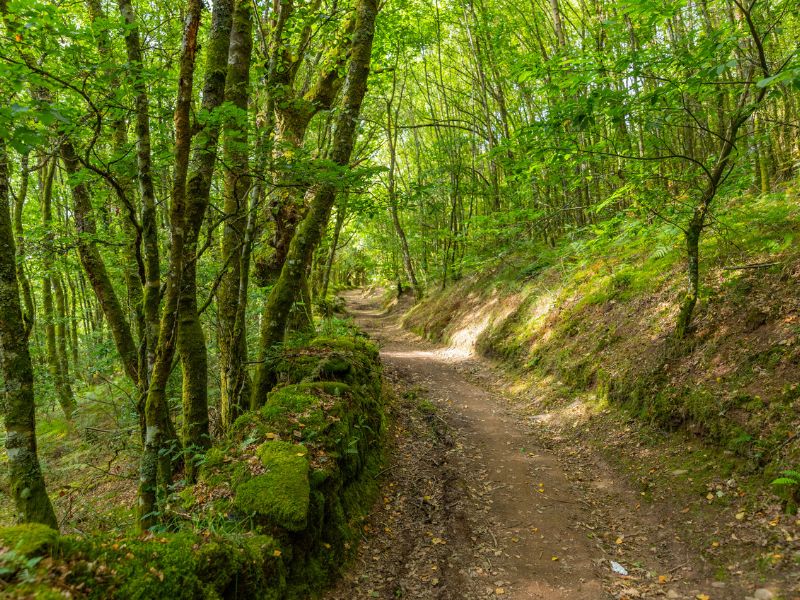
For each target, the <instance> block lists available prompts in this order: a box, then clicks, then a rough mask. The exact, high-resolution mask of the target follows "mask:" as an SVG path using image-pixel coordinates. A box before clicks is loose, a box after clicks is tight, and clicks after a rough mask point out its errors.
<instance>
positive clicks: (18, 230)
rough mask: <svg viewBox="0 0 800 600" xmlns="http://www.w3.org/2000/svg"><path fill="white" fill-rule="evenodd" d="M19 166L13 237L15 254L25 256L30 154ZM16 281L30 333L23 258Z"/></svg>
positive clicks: (28, 289)
mask: <svg viewBox="0 0 800 600" xmlns="http://www.w3.org/2000/svg"><path fill="white" fill-rule="evenodd" d="M19 167H20V169H19V176H20V186H19V190H18V191H17V194H16V197H15V199H14V200H15V201H14V216H13V218H14V238H15V241H16V245H17V254H18V255H19V256H25V231H24V228H23V226H22V211H23V209H24V207H25V201H26V200H27V198H28V182H29V181H30V168H29V167H30V154H24V155H23V156H22V159H21V160H20V165H19ZM17 281H18V282H19V287H20V291H21V292H22V300H23V303H24V304H23V313H22V316H23V319H24V320H25V329H26V330H27V331H28V333H30V330H31V329H32V328H33V322H34V319H35V311H34V308H33V292H32V290H31V284H30V281H28V276H27V274H26V273H25V261H24V260H20V261H17Z"/></svg>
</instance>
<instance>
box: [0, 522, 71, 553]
mask: <svg viewBox="0 0 800 600" xmlns="http://www.w3.org/2000/svg"><path fill="white" fill-rule="evenodd" d="M58 543H59V535H58V532H57V531H56V530H55V529H51V528H50V527H48V526H47V525H40V524H39V523H26V524H24V525H14V526H12V527H4V528H2V529H0V546H3V547H5V548H7V549H9V550H13V551H14V552H16V553H17V554H22V555H24V556H39V555H42V554H45V553H47V552H51V551H53V550H55V549H56V547H57V546H58Z"/></svg>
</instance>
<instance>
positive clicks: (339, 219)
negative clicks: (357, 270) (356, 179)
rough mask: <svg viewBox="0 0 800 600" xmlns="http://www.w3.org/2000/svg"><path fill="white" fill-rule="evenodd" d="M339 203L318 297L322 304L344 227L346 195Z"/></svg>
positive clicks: (325, 299) (326, 296)
mask: <svg viewBox="0 0 800 600" xmlns="http://www.w3.org/2000/svg"><path fill="white" fill-rule="evenodd" d="M341 198H342V199H341V201H340V202H339V206H338V208H337V209H336V225H335V226H334V228H333V239H332V240H331V249H330V252H328V258H327V259H326V261H325V271H324V272H323V275H322V291H321V292H320V297H321V298H322V301H323V302H327V299H328V286H329V285H330V281H331V270H332V269H333V261H334V259H335V257H336V247H337V246H338V245H339V236H340V235H341V233H342V226H343V225H344V219H345V217H346V216H347V198H348V196H347V194H344V195H343V196H341Z"/></svg>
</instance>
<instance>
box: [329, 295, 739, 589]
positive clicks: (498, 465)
mask: <svg viewBox="0 0 800 600" xmlns="http://www.w3.org/2000/svg"><path fill="white" fill-rule="evenodd" d="M346 301H347V304H348V309H349V311H350V312H351V314H352V315H353V316H354V317H355V319H356V321H357V322H358V324H359V325H360V326H361V327H362V328H363V329H364V330H365V331H366V332H367V333H369V335H370V336H372V337H373V338H375V339H376V340H377V341H378V342H379V344H380V346H381V357H382V359H383V362H384V364H385V366H386V371H387V375H388V377H389V378H390V380H391V381H392V382H393V383H394V385H395V388H396V389H397V390H398V393H399V394H400V396H401V398H400V399H399V401H398V403H397V404H396V406H395V408H394V410H395V412H396V414H395V415H394V417H395V422H396V425H395V428H394V432H393V440H392V444H393V447H392V458H391V462H390V465H389V467H388V469H387V470H386V473H385V474H384V476H385V477H386V479H387V481H386V482H384V493H383V498H382V501H381V502H380V503H379V506H378V508H377V509H376V511H375V514H374V515H373V516H372V518H371V520H370V522H369V524H368V525H367V526H365V536H364V541H363V543H362V545H361V547H360V549H359V555H358V560H357V564H356V565H355V566H354V567H353V568H352V569H351V570H350V571H349V572H348V574H347V575H346V576H345V578H344V579H343V580H342V581H341V582H340V583H339V585H338V587H337V588H336V589H335V590H333V591H332V592H331V593H330V594H329V595H328V596H327V598H329V599H330V600H344V599H348V600H349V599H354V598H415V599H416V598H420V599H424V598H442V599H445V598H459V599H471V598H489V597H502V598H513V599H527V598H547V599H555V600H558V599H562V598H563V599H575V600H581V599H587V600H588V599H592V600H594V599H603V598H643V597H667V598H695V597H696V596H697V595H698V594H702V593H704V591H705V590H706V589H707V585H706V584H708V581H707V580H706V579H705V578H701V577H699V573H698V572H697V571H696V570H695V571H693V570H692V567H691V563H692V560H690V559H689V558H688V557H687V556H686V554H685V552H686V551H685V549H684V548H683V546H682V545H681V544H680V543H679V541H678V540H677V538H678V537H679V536H678V534H677V533H676V532H674V531H671V530H670V529H669V528H665V526H664V524H662V523H660V522H659V521H658V518H657V517H656V516H654V515H647V514H645V513H642V512H637V511H638V504H636V502H637V498H636V493H635V492H634V491H632V490H627V489H624V486H621V485H620V484H618V483H617V482H615V481H614V475H613V473H611V472H610V471H609V470H608V469H607V467H605V466H604V465H603V464H601V463H600V462H597V461H596V460H595V457H592V459H591V460H589V461H588V462H587V460H586V458H585V457H578V458H576V457H575V456H571V457H568V458H565V457H564V456H561V455H557V454H556V453H554V452H553V451H551V450H548V449H547V448H546V447H545V444H544V442H543V441H540V440H538V439H537V436H536V435H535V430H533V429H532V428H531V425H530V424H529V423H528V422H525V421H524V420H523V419H521V418H519V417H518V416H516V415H515V414H513V412H511V410H510V409H509V408H508V405H507V403H506V402H504V401H503V399H502V398H501V397H500V396H499V395H497V394H495V393H493V391H492V390H490V389H487V387H486V386H485V385H479V384H477V383H475V381H476V376H477V379H478V380H481V379H482V380H483V381H484V382H486V381H490V380H491V377H486V376H484V377H483V378H481V375H482V373H481V371H482V369H485V366H483V365H481V363H480V362H479V361H475V360H466V361H465V359H463V358H457V357H454V356H452V355H451V354H448V352H446V351H445V350H443V349H441V348H437V347H435V346H433V345H431V344H428V343H426V342H424V341H422V340H420V339H419V338H417V337H416V336H413V335H412V334H409V333H408V332H405V331H403V330H402V329H401V328H400V327H399V326H398V325H397V318H396V316H393V315H388V314H384V313H383V311H381V310H380V309H379V308H378V305H377V302H376V300H375V299H374V298H370V297H365V296H363V295H361V293H360V292H350V293H348V294H347V295H346ZM467 373H469V375H468V374H467ZM483 374H484V375H485V373H483ZM427 401H430V402H431V403H432V404H433V406H435V410H426V404H425V403H426V402H427ZM576 461H578V462H579V463H580V464H578V463H576ZM598 497H600V500H601V504H602V507H601V508H598ZM620 523H623V524H624V525H620ZM620 527H624V529H625V532H626V533H629V534H631V535H632V538H631V537H627V538H626V537H625V535H626V533H622V532H620V533H619V535H617V530H618V529H620ZM609 536H610V539H609ZM637 538H638V542H637ZM623 544H624V545H625V548H626V550H627V553H623V552H622V550H621V548H622V545H623ZM645 555H646V556H645ZM610 560H618V561H619V562H620V563H623V564H624V566H625V567H626V568H627V569H629V570H630V571H631V576H630V577H621V576H619V575H616V574H614V573H613V572H612V568H611V562H610ZM634 565H637V566H634ZM657 574H662V580H661V581H659V580H658V578H657ZM709 589H710V588H709ZM713 591H714V592H715V593H714V594H713V600H717V599H718V598H743V597H744V595H740V594H739V593H734V591H733V590H720V589H714V590H713ZM699 597H702V596H699Z"/></svg>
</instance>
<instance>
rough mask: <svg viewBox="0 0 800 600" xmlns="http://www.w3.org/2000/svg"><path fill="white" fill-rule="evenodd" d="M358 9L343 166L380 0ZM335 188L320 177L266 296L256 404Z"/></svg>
mask: <svg viewBox="0 0 800 600" xmlns="http://www.w3.org/2000/svg"><path fill="white" fill-rule="evenodd" d="M356 10H357V13H356V25H355V31H354V33H353V42H352V50H351V58H350V65H349V67H348V74H347V82H346V84H345V91H344V95H343V99H342V107H341V110H340V113H339V115H338V117H337V120H336V131H335V133H334V137H333V150H332V152H331V159H332V160H333V162H334V163H335V164H337V165H340V166H345V165H347V164H348V163H349V162H350V156H351V154H352V152H353V146H354V144H355V138H356V127H357V124H358V119H359V114H360V112H361V104H362V102H363V100H364V95H365V94H366V90H367V77H368V75H369V67H370V53H371V51H372V40H373V36H374V33H375V17H376V15H377V12H378V6H377V0H359V3H358V7H357V9H356ZM336 193H337V188H336V186H335V185H334V184H333V183H332V182H329V181H326V182H323V183H320V184H318V185H317V186H315V187H314V188H313V189H312V190H310V197H311V202H310V204H309V208H308V213H307V214H306V216H305V218H304V219H303V220H302V221H301V222H300V225H299V226H298V228H297V233H296V234H295V236H294V238H292V242H291V244H290V245H289V252H288V254H287V257H286V261H285V262H284V264H283V269H282V270H281V275H280V277H279V278H278V281H277V282H276V283H275V286H274V287H273V288H272V290H271V291H270V294H269V297H268V298H267V304H266V307H265V310H264V315H263V317H262V320H261V339H260V348H259V350H260V356H259V361H260V362H259V365H258V367H257V370H256V377H255V382H254V386H253V398H252V405H253V406H261V405H262V404H263V403H264V401H265V400H266V397H267V394H268V393H269V391H270V388H271V387H272V385H273V382H274V371H273V368H272V365H271V363H270V356H271V354H272V353H273V352H274V349H275V347H276V346H278V345H279V344H281V343H282V342H283V338H284V335H285V332H286V323H287V320H288V318H289V312H290V310H291V307H292V304H294V302H295V299H296V298H297V297H298V295H299V293H300V287H301V285H302V282H303V278H304V276H305V273H306V267H307V266H308V264H309V261H310V260H311V254H312V252H313V251H314V248H315V247H316V245H317V244H318V243H319V240H320V238H321V237H322V232H323V231H324V225H325V224H326V223H327V221H328V218H329V216H330V211H331V208H332V207H333V203H334V202H335V200H336Z"/></svg>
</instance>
